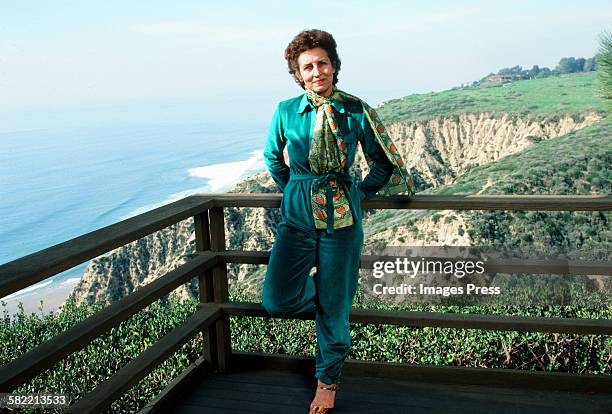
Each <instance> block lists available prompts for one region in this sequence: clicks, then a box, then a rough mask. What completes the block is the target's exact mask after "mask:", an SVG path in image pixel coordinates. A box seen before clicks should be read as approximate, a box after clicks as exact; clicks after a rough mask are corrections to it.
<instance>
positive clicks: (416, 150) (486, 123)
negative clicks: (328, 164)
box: [71, 113, 609, 303]
mask: <svg viewBox="0 0 612 414" xmlns="http://www.w3.org/2000/svg"><path fill="white" fill-rule="evenodd" d="M600 119H601V116H600V115H598V114H597V113H589V114H587V115H586V116H583V117H581V118H580V119H575V117H573V116H571V115H567V116H562V117H554V118H552V119H551V120H541V119H540V120H537V121H536V120H530V119H523V118H521V117H519V116H516V115H515V116H511V115H504V116H501V117H500V116H493V115H491V114H487V113H482V114H464V115H461V116H457V117H447V118H436V119H431V120H428V121H402V122H397V123H393V124H390V125H389V126H388V130H389V133H390V135H391V136H392V138H393V139H394V141H395V142H396V143H397V144H398V147H399V149H400V152H401V153H402V155H403V156H404V157H405V159H406V160H407V163H408V165H411V166H412V172H413V174H414V175H415V177H416V181H417V185H418V187H419V189H420V190H424V189H427V190H426V192H431V191H434V192H435V191H436V189H439V190H444V191H445V193H447V194H448V193H457V192H459V193H460V192H461V191H457V190H461V189H463V188H465V183H464V182H463V181H465V177H464V176H463V175H465V173H466V172H468V171H469V172H470V174H472V173H473V170H474V169H478V168H483V167H486V166H487V165H495V164H496V163H498V162H499V161H500V160H502V161H504V162H505V160H510V161H512V160H511V158H512V157H511V156H512V155H513V154H522V153H526V151H525V150H526V149H529V147H531V146H533V145H534V144H538V145H541V144H542V143H545V142H547V141H551V143H552V142H554V141H555V140H561V138H558V137H562V139H564V140H566V141H571V140H578V139H580V136H579V135H575V134H574V135H572V133H575V132H576V131H580V130H581V129H583V128H586V127H588V126H590V125H593V124H594V123H597V122H598V121H599V120H600ZM585 145H587V146H588V145H589V144H588V143H586V144H585ZM585 150H586V149H585ZM549 151H555V149H554V148H553V147H551V148H550V149H549ZM527 152H528V151H527ZM608 156H609V155H608ZM508 162H509V161H508ZM355 163H356V164H357V165H358V166H359V168H360V169H361V170H362V171H364V172H367V167H366V165H365V160H364V158H363V156H362V154H361V152H359V153H358V156H357V159H356V160H355ZM501 165H503V164H500V166H501ZM512 168H513V167H512V165H510V166H506V167H503V168H501V167H499V168H497V170H496V171H498V170H503V171H507V172H513V171H508V170H510V169H512ZM587 170H588V168H587ZM585 174H586V172H585ZM472 175H473V174H472ZM504 177H505V176H504ZM580 178H581V177H576V182H578V181H580ZM538 179H539V178H538ZM509 181H512V180H509ZM523 181H524V179H523ZM470 183H471V185H472V188H471V190H470V193H484V192H491V191H493V193H512V192H509V191H507V190H504V188H502V187H500V186H502V185H504V180H503V179H501V178H498V177H496V176H495V174H487V177H486V180H481V181H479V182H476V181H475V180H471V181H470ZM577 185H578V184H577ZM453 186H455V187H457V186H459V187H458V188H455V189H454V190H453ZM574 190H576V191H577V193H579V192H580V191H579V189H576V188H574ZM276 191H277V188H276V185H275V184H274V182H273V180H272V179H271V177H270V176H269V174H268V173H260V174H256V175H254V176H251V177H249V178H247V179H245V180H243V181H242V182H240V183H238V184H237V185H236V186H235V188H234V189H233V190H232V192H238V193H252V192H276ZM531 191H536V193H537V191H541V189H539V190H538V188H536V187H533V188H531ZM554 191H555V190H554V189H553V192H554ZM582 191H589V192H592V191H593V188H592V186H591V187H588V188H586V187H585V188H582ZM595 191H596V189H595ZM523 193H529V191H527V192H523ZM532 193H533V192H532ZM279 218H280V217H279V212H278V209H263V208H227V209H225V231H226V247H227V248H228V249H241V250H260V251H266V250H270V248H271V247H272V244H273V241H274V234H275V228H276V224H277V223H278V221H279ZM479 220H480V221H479ZM591 224H592V223H590V222H588V223H586V224H585V225H591ZM482 225H483V224H482V222H481V218H480V216H478V215H475V214H474V213H470V212H457V211H451V210H442V211H439V212H435V213H434V212H430V211H404V210H398V211H392V210H381V211H375V212H367V214H366V215H365V219H364V231H365V234H366V240H365V246H364V252H365V253H367V252H371V251H376V250H377V249H379V248H382V247H384V246H386V245H412V246H416V245H464V246H465V245H471V244H473V243H475V242H479V243H482V242H483V237H482V236H481V234H480V233H479V231H475V229H476V228H478V227H479V226H482ZM513 225H514V226H515V227H516V225H517V224H516V223H513ZM519 227H520V226H519ZM509 228H510V229H512V225H510V226H509ZM514 231H515V233H517V234H515V237H518V238H520V237H522V236H521V235H520V234H519V233H520V232H521V231H522V230H521V228H515V229H514ZM194 251H195V239H194V230H193V220H192V219H187V220H184V221H183V222H180V223H177V224H175V225H173V226H170V227H168V228H165V229H163V230H160V231H158V232H156V233H154V234H151V235H148V236H146V237H144V238H142V239H140V240H137V241H135V242H133V243H130V244H128V245H126V246H123V247H121V248H119V249H116V250H114V251H112V252H109V253H108V254H106V255H103V256H101V257H98V258H96V259H94V260H92V261H91V262H90V263H89V265H88V267H87V269H86V271H85V273H84V275H83V277H82V280H81V281H80V282H79V283H78V285H77V286H76V287H75V289H74V291H73V292H72V294H71V297H73V298H74V299H75V300H76V301H77V303H82V302H87V303H94V302H98V301H108V302H111V303H112V302H114V301H116V300H118V299H120V298H122V297H124V296H125V295H127V294H129V293H131V292H133V291H134V290H137V289H138V288H139V287H141V286H144V285H146V284H147V283H149V282H150V281H152V280H154V279H156V278H157V277H160V276H161V275H163V274H164V273H167V272H168V271H170V270H172V269H174V268H176V267H178V266H180V265H181V264H183V263H184V262H185V261H187V260H189V259H190V258H191V257H192V255H193V254H194ZM264 274H265V266H259V265H239V264H232V265H230V266H229V278H230V284H234V283H238V284H240V285H241V286H242V287H244V288H246V289H247V290H249V291H252V292H257V291H258V290H259V289H260V287H261V282H262V280H263V276H264ZM176 292H177V293H178V295H179V296H180V297H188V296H192V297H193V296H195V295H196V294H197V280H195V279H192V281H191V282H190V283H188V284H186V285H184V286H181V287H180V288H179V289H177V291H176Z"/></svg>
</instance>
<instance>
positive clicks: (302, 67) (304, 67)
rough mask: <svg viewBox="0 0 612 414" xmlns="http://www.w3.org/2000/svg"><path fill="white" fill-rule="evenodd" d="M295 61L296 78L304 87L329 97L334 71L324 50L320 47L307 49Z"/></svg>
mask: <svg viewBox="0 0 612 414" xmlns="http://www.w3.org/2000/svg"><path fill="white" fill-rule="evenodd" d="M297 60H298V69H299V72H298V73H297V76H298V78H299V79H300V80H301V81H302V82H304V87H305V88H306V89H310V90H312V91H314V92H316V93H317V94H319V95H322V96H329V95H331V93H332V89H333V81H334V73H335V72H336V70H335V69H334V67H333V66H332V63H331V60H330V59H329V56H327V52H326V51H325V49H323V48H321V47H315V48H314V49H308V50H306V51H304V52H302V53H301V54H300V56H298V59H297Z"/></svg>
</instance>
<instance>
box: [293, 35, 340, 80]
mask: <svg viewBox="0 0 612 414" xmlns="http://www.w3.org/2000/svg"><path fill="white" fill-rule="evenodd" d="M336 46H337V45H336V41H335V40H334V37H333V36H332V35H331V34H330V33H327V32H325V31H323V30H318V29H312V30H302V31H301V32H300V33H298V34H297V36H295V37H294V38H293V40H292V41H291V43H289V45H287V48H286V49H285V59H286V60H287V67H288V68H289V73H290V74H291V75H292V76H293V79H294V80H295V82H296V83H297V84H298V85H300V86H301V87H302V89H304V82H302V81H301V80H300V79H299V78H298V77H297V76H296V72H299V66H298V57H299V56H300V55H301V54H302V52H305V51H306V50H309V49H314V48H316V47H320V48H323V49H325V51H326V52H327V56H329V59H330V60H331V64H332V66H333V67H334V69H335V73H334V80H333V82H332V84H333V85H335V84H336V83H338V73H339V72H340V63H341V62H340V57H339V56H338V52H337V51H336Z"/></svg>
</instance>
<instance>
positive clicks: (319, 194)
mask: <svg viewBox="0 0 612 414" xmlns="http://www.w3.org/2000/svg"><path fill="white" fill-rule="evenodd" d="M306 95H307V97H308V99H309V100H310V102H312V104H313V105H314V107H315V109H316V119H315V126H314V131H313V136H312V141H311V145H310V152H309V154H308V161H309V163H310V169H311V171H312V172H313V174H316V175H319V176H321V177H318V178H317V179H315V180H314V182H313V185H312V187H311V193H310V198H311V205H312V213H313V216H314V222H315V227H316V228H318V229H327V231H328V232H329V233H331V232H332V231H333V229H334V228H342V227H347V226H350V225H352V224H353V223H354V218H353V214H352V211H351V209H350V205H349V201H348V198H347V190H348V188H347V187H346V184H347V183H348V184H350V183H352V177H350V175H349V174H348V155H347V154H348V149H347V145H346V142H345V141H344V138H343V136H342V132H341V131H340V129H339V128H338V123H337V122H336V118H335V114H334V109H333V107H332V105H331V103H332V102H334V101H336V102H349V101H353V102H358V103H360V104H361V105H362V107H363V113H364V116H365V117H366V118H367V120H368V123H369V124H370V127H371V128H372V132H373V135H374V137H375V139H376V142H378V144H379V145H380V146H381V148H382V149H383V151H384V153H385V155H386V156H387V158H388V159H389V161H390V162H391V164H392V165H393V167H394V168H393V173H392V174H391V177H390V178H389V181H388V182H387V183H385V185H384V186H383V188H382V189H381V190H380V191H379V194H381V195H394V194H399V193H401V192H406V193H407V194H409V195H412V194H414V193H415V188H414V183H413V180H412V177H411V176H410V174H409V173H408V171H407V170H406V167H405V164H404V161H403V160H402V157H401V156H400V154H399V151H398V149H397V146H396V145H395V144H394V143H393V141H392V140H391V138H390V137H389V135H388V134H387V132H386V130H385V127H384V126H383V124H382V122H381V121H380V118H379V117H378V114H377V113H376V111H375V110H374V109H373V108H371V107H370V106H369V105H368V104H367V103H365V102H364V101H362V100H361V99H359V98H357V97H356V96H353V95H350V94H348V93H346V92H343V91H341V90H339V89H336V87H334V88H333V90H332V94H331V95H330V96H321V95H318V94H317V93H316V92H314V91H312V90H310V89H306ZM364 154H365V152H364ZM365 158H366V161H367V163H368V167H369V168H372V166H373V161H372V160H371V159H370V158H369V157H368V155H367V154H365ZM356 202H359V200H357V201H356ZM331 215H333V220H332V221H331V222H330V223H329V224H330V225H329V226H328V217H330V216H331Z"/></svg>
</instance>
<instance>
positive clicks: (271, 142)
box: [263, 105, 289, 191]
mask: <svg viewBox="0 0 612 414" xmlns="http://www.w3.org/2000/svg"><path fill="white" fill-rule="evenodd" d="M285 145H286V140H285V137H284V136H283V125H282V120H281V115H280V105H279V106H277V107H276V111H274V116H272V121H271V122H270V129H269V130H268V138H267V139H266V145H265V148H264V154H263V155H264V161H265V163H266V167H267V168H268V171H269V172H270V175H271V176H272V178H273V179H274V181H275V182H276V184H277V185H278V186H279V187H280V189H281V191H284V190H285V186H286V185H287V182H288V181H289V167H288V166H287V164H286V163H285V157H284V156H283V150H284V149H285Z"/></svg>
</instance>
